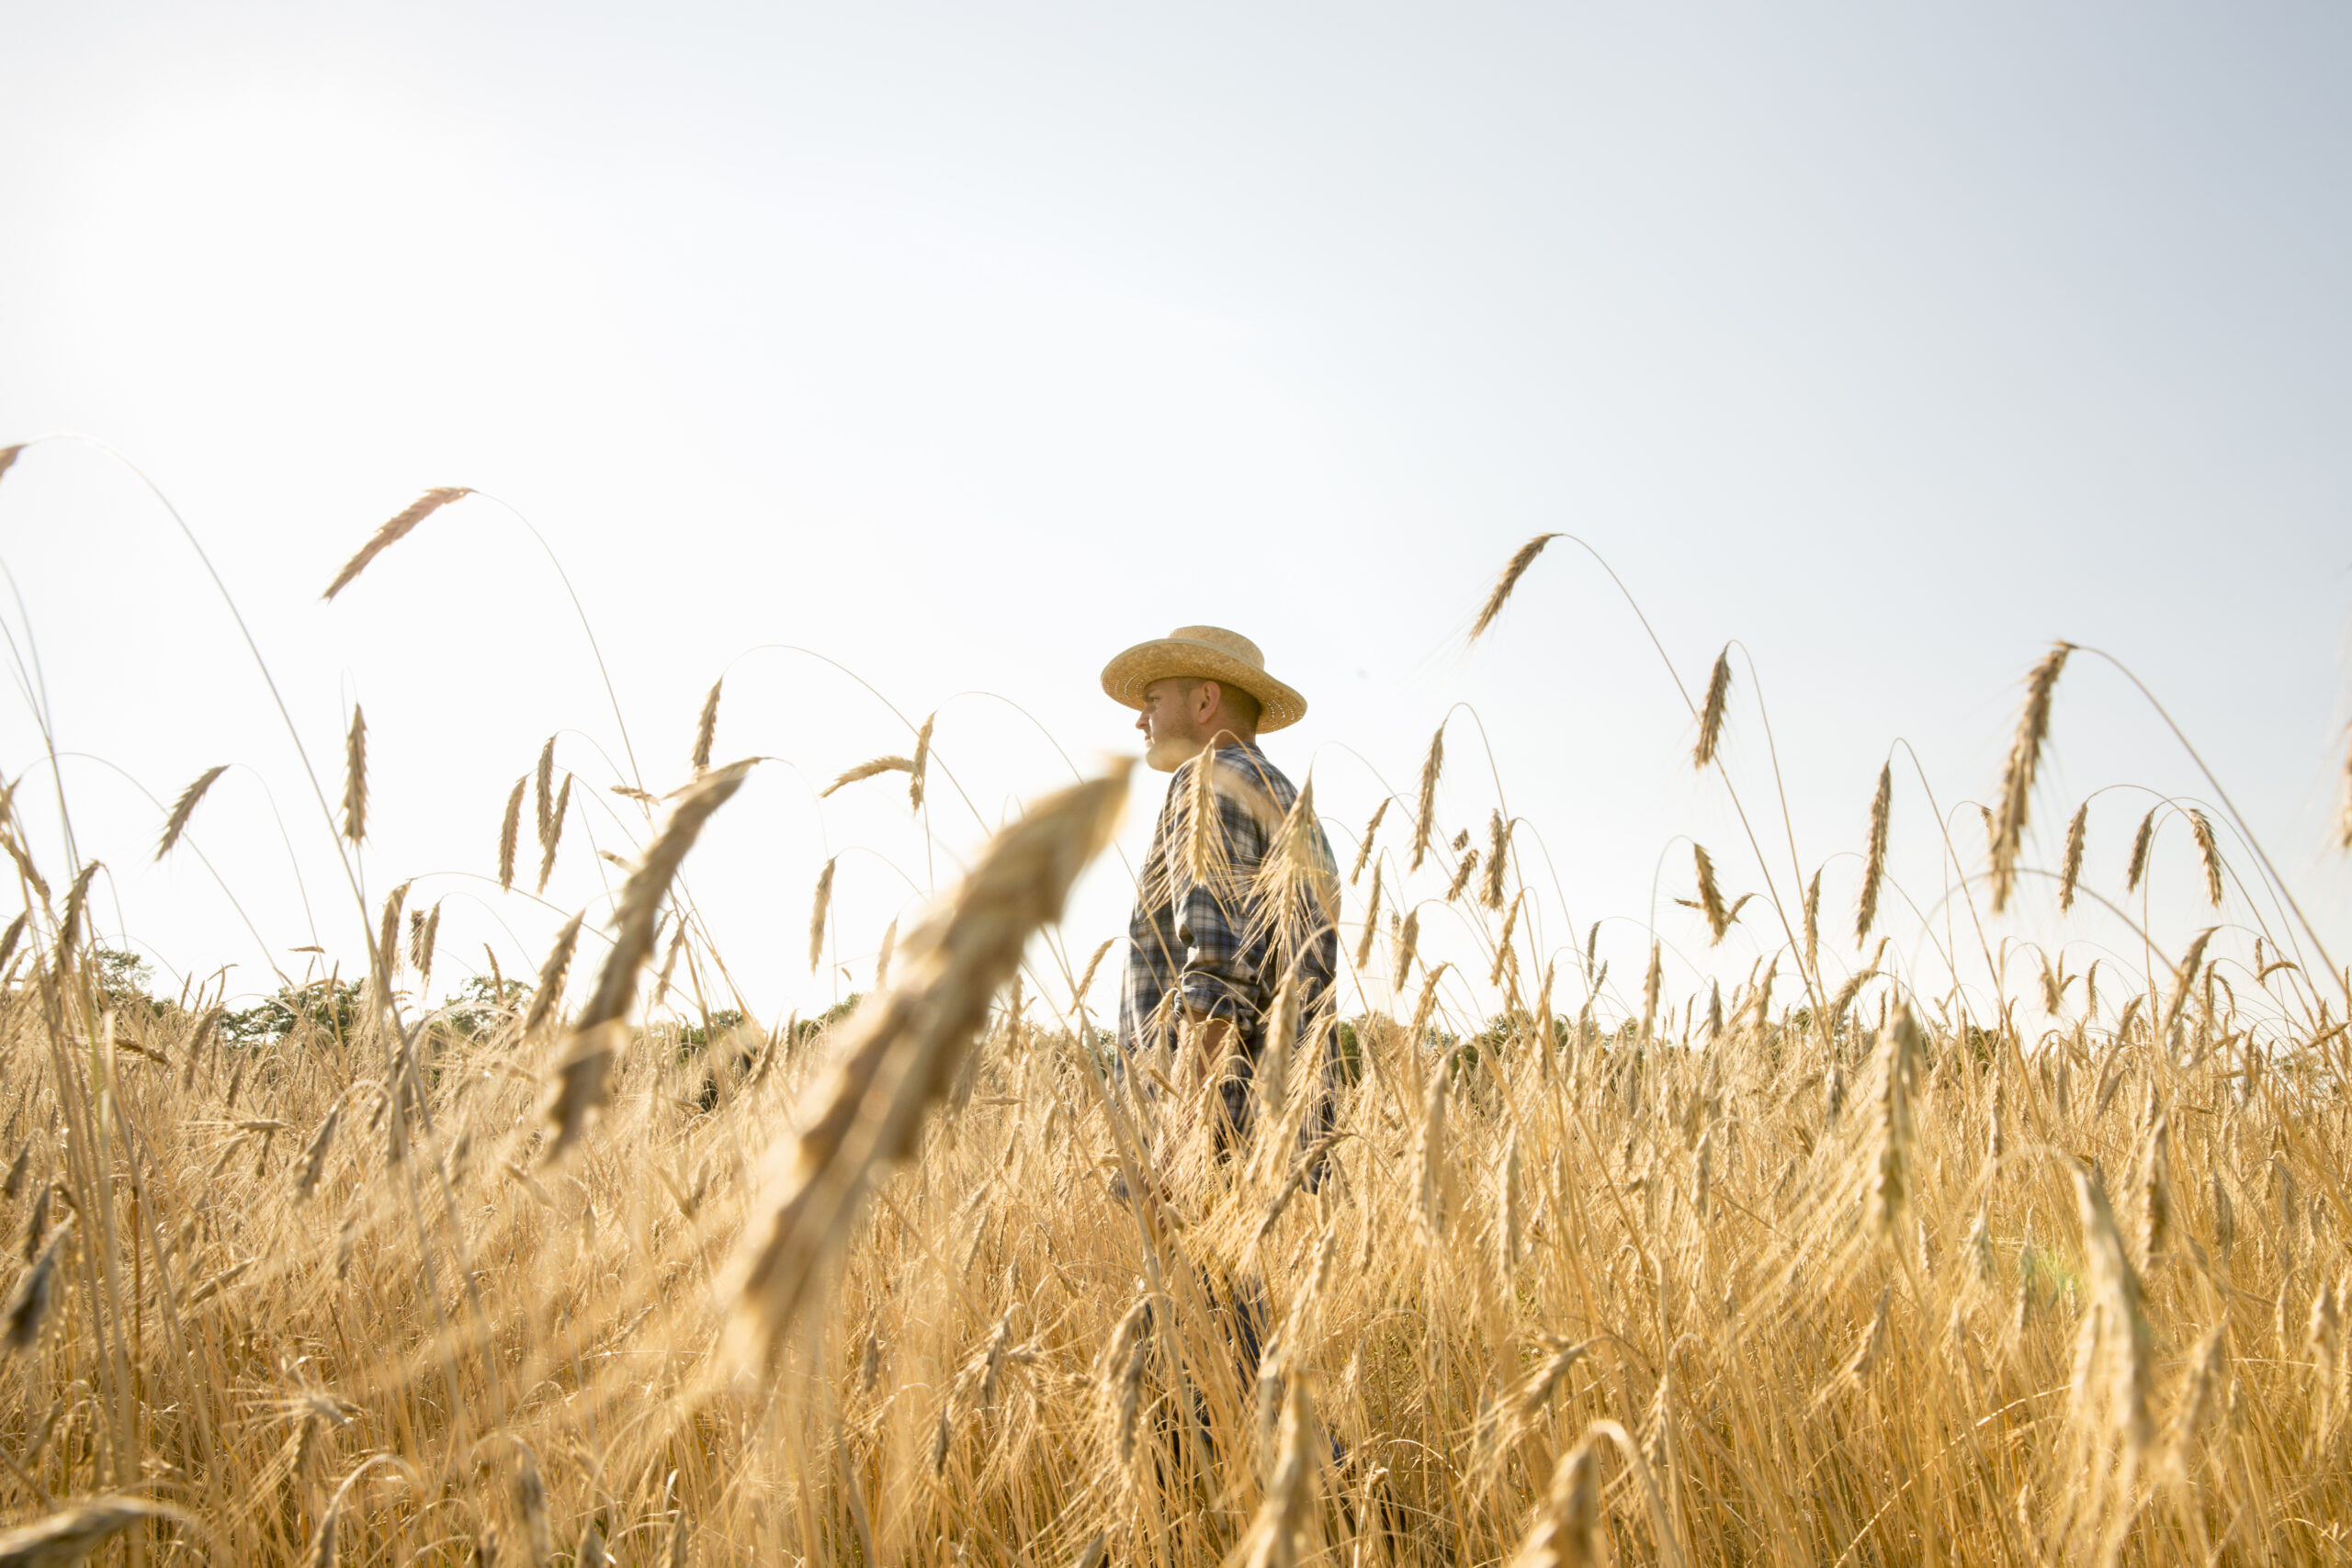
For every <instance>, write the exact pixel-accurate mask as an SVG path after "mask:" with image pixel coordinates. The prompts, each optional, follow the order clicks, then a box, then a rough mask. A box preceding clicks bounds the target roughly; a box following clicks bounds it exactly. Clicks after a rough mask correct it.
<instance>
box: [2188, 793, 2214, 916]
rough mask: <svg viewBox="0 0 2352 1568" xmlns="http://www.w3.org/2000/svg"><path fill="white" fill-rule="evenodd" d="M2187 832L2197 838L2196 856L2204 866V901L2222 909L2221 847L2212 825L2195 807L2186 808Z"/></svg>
mask: <svg viewBox="0 0 2352 1568" xmlns="http://www.w3.org/2000/svg"><path fill="white" fill-rule="evenodd" d="M2188 830H2189V831H2190V832H2191V833H2193V834H2195V835H2196V838H2197V856H2198V859H2199V860H2200V861H2202V862H2203V863H2204V866H2205V901H2206V902H2207V903H2208V904H2211V906H2212V907H2213V908H2216V909H2218V908H2221V907H2222V846H2221V845H2220V844H2219V843H2217V842H2216V841H2215V840H2214V838H2213V824H2212V823H2211V822H2210V821H2208V820H2207V819H2206V817H2205V813H2204V812H2202V811H2200V810H2199V809H2198V808H2197V807H2193V806H2192V807H2189V808H2188Z"/></svg>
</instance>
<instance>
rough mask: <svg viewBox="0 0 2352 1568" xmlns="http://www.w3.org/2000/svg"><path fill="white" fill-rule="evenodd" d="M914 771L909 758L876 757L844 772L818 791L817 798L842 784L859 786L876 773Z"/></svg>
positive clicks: (913, 764)
mask: <svg viewBox="0 0 2352 1568" xmlns="http://www.w3.org/2000/svg"><path fill="white" fill-rule="evenodd" d="M914 771H915V763H914V759H913V758H911V757H876V758H875V759H874V760H873V761H870V762H860V763H859V764H858V765H857V766H855V767H854V768H851V769H849V770H848V771H846V772H844V773H842V775H841V776H840V777H839V778H836V779H835V780H833V782H832V783H831V784H827V785H826V786H825V787H824V788H823V789H821V790H820V791H819V792H818V793H817V798H818V799H819V800H822V799H824V798H825V797H826V796H827V795H831V794H832V793H833V792H834V791H835V790H837V789H840V788H841V787H842V786H843V785H844V784H859V783H862V782H863V781H865V780H866V779H870V778H873V777H874V776H876V774H878V773H913V772H914Z"/></svg>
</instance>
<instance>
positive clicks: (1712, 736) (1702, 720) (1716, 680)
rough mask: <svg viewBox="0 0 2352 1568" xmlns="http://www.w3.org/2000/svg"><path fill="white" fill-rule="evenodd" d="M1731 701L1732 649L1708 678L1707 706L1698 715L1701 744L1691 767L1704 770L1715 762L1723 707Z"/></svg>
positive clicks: (1721, 656)
mask: <svg viewBox="0 0 2352 1568" xmlns="http://www.w3.org/2000/svg"><path fill="white" fill-rule="evenodd" d="M1730 698H1731V645H1730V644H1728V643H1726V644H1724V650H1723V651H1722V652H1721V653H1718V654H1716V655H1715V668H1714V672H1713V674H1711V675H1709V676H1708V677H1707V702H1706V705H1705V706H1704V707H1703V708H1702V709H1701V710H1700V714H1699V743H1698V744H1697V745H1696V746H1693V747H1692V748H1691V766H1692V767H1694V768H1703V767H1705V766H1706V765H1707V764H1708V763H1710V762H1712V761H1714V760H1715V747H1716V746H1717V744H1718V743H1720V742H1721V741H1722V739H1723V738H1724V704H1725V703H1726V702H1728V701H1729V700H1730Z"/></svg>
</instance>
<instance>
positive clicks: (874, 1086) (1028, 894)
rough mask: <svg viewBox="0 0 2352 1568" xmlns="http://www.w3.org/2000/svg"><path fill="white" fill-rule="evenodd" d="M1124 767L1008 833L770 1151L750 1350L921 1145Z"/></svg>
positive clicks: (913, 940)
mask: <svg viewBox="0 0 2352 1568" xmlns="http://www.w3.org/2000/svg"><path fill="white" fill-rule="evenodd" d="M1126 788H1127V779H1126V769H1125V767H1124V766H1123V767H1122V768H1121V769H1120V770H1119V771H1117V772H1116V773H1112V774H1111V775H1109V776H1108V777H1104V778H1100V779H1094V780H1091V781H1089V782H1087V783H1085V784H1079V785H1076V786H1074V787H1072V788H1070V789H1067V790H1064V791H1062V792H1061V793H1059V794H1057V795H1052V796H1049V797H1048V798H1046V800H1044V801H1041V802H1039V803H1038V805H1037V806H1036V807H1035V808H1033V809H1032V810H1031V811H1030V812H1029V813H1028V814H1027V815H1026V816H1024V817H1023V818H1022V819H1021V820H1020V821H1018V822H1016V823H1014V824H1013V825H1012V827H1010V828H1008V829H1005V830H1003V831H1002V832H1001V833H999V834H998V835H997V836H996V838H995V839H994V840H992V841H991V842H990V843H989V846H988V848H987V849H986V850H985V851H984V852H982V853H981V855H980V858H979V862H978V864H977V865H976V866H975V867H974V868H973V870H972V872H971V874H970V875H969V876H967V878H966V879H965V881H964V883H963V885H962V886H960V887H959V888H958V889H957V890H956V894H955V896H954V897H952V898H951V899H950V901H949V902H948V904H947V906H946V908H944V909H943V910H941V911H940V912H939V913H938V914H936V915H934V916H933V917H932V918H931V919H928V920H926V921H925V922H924V924H923V926H922V929H921V930H920V931H917V932H916V933H915V934H914V935H913V936H912V937H910V938H909V939H908V942H907V943H906V947H907V957H906V959H905V960H904V963H903V968H904V970H905V972H906V973H905V977H904V978H903V979H901V980H900V982H899V985H898V987H896V988H894V989H893V990H892V991H891V992H890V993H889V994H888V995H887V996H885V997H881V998H876V1003H875V1004H874V1005H870V1006H868V1007H866V1008H865V1009H864V1010H862V1011H861V1012H860V1013H859V1014H858V1015H857V1017H856V1019H855V1020H854V1021H853V1022H852V1023H851V1024H850V1026H849V1032H848V1037H847V1039H846V1040H845V1042H844V1043H843V1046H842V1056H841V1059H840V1063H839V1066H838V1067H837V1069H836V1070H835V1072H834V1073H833V1075H832V1077H831V1081H830V1083H829V1084H828V1085H827V1086H826V1087H825V1089H823V1090H821V1091H820V1094H819V1095H818V1096H817V1097H816V1099H815V1100H813V1101H812V1104H811V1107H810V1110H809V1113H808V1114H806V1115H804V1116H803V1117H802V1118H801V1119H800V1126H801V1128H802V1131H801V1132H800V1133H799V1134H798V1135H797V1137H796V1138H793V1139H791V1140H789V1141H788V1142H785V1143H779V1144H778V1145H776V1146H775V1148H774V1149H773V1150H772V1151H771V1153H770V1156H769V1162H768V1163H769V1170H770V1176H769V1180H768V1187H767V1196H766V1197H765V1198H764V1199H763V1201H762V1202H761V1204H760V1206H759V1208H758V1209H757V1210H756V1211H755V1217H754V1219H753V1221H752V1224H751V1226H750V1228H749V1229H748V1230H747V1231H746V1233H745V1235H744V1238H743V1241H742V1243H741V1247H740V1248H739V1251H738V1255H737V1258H736V1262H735V1264H734V1265H733V1269H732V1273H731V1287H732V1288H731V1290H730V1292H729V1294H730V1295H731V1297H732V1300H733V1308H732V1324H733V1328H732V1334H733V1337H734V1339H735V1343H736V1345H737V1347H738V1348H739V1349H740V1350H742V1351H745V1352H749V1353H752V1354H755V1355H757V1356H759V1357H761V1358H763V1359H769V1358H773V1356H774V1354H775V1351H776V1350H777V1349H778V1348H780V1346H781V1344H782V1341H783V1337H784V1335H785V1333H786V1330H787V1329H788V1328H789V1327H790V1325H792V1324H793V1323H794V1322H795V1321H796V1320H797V1318H798V1317H799V1315H800V1314H801V1312H802V1311H803V1309H804V1308H807V1307H810V1306H812V1305H813V1304H814V1303H815V1302H816V1297H817V1292H818V1289H819V1281H820V1280H821V1279H822V1277H823V1276H824V1274H825V1271H826V1268H827V1266H828V1264H829V1263H830V1262H831V1259H832V1258H833V1257H834V1256H835V1255H836V1253H837V1251H838V1249H839V1247H841V1246H842V1243H843V1242H845V1241H846V1240H847V1238H848V1235H849V1232H850V1230H851V1228H852V1227H853V1226H854V1224H855V1221H856V1218H857V1215H858V1213H859V1212H860V1210H861V1209H862V1208H863V1206H864V1201H865V1193H866V1190H867V1188H868V1185H869V1184H870V1182H871V1181H872V1179H873V1178H874V1176H875V1174H876V1172H877V1171H878V1170H879V1169H881V1168H884V1167H887V1166H888V1165H891V1164H893V1163H895V1162H896V1161H898V1160H899V1159H900V1158H902V1157H904V1156H906V1155H907V1154H908V1153H909V1152H910V1150H911V1149H912V1148H913V1147H914V1145H915V1140H916V1137H917V1135H918V1134H919V1133H920V1132H921V1130H922V1124H923V1122H924V1120H925V1119H926V1117H927V1116H928V1115H929V1113H930V1112H931V1111H932V1109H933V1106H935V1105H937V1104H938V1103H939V1102H940V1101H941V1100H943V1099H944V1097H945V1096H946V1093H947V1091H948V1089H950V1087H951V1086H952V1085H953V1084H954V1083H955V1081H956V1075H957V1070H958V1068H959V1067H960V1066H961V1065H962V1062H963V1057H964V1053H965V1052H966V1050H967V1048H968V1047H969V1045H970V1043H971V1042H972V1040H973V1038H974V1037H975V1036H976V1035H977V1034H978V1032H979V1031H980V1029H981V1028H982V1027H983V1026H984V1025H985V1024H986V1022H987V1021H988V1010H989V998H992V997H993V996H994V995H995V994H996V992H997V991H998V989H999V988H1000V987H1002V986H1003V984H1004V982H1005V981H1006V980H1007V979H1009V978H1011V977H1012V973H1013V971H1014V969H1015V968H1016V967H1017V966H1018V964H1020V960H1021V952H1022V949H1023V946H1025V945H1026V944H1027V942H1028V940H1029V938H1030V936H1031V934H1032V933H1033V932H1035V931H1037V929H1038V928H1040V927H1041V926H1045V925H1046V924H1049V923H1050V922H1052V921H1054V920H1056V919H1059V918H1060V916H1061V910H1062V906H1063V903H1064V902H1065V901H1066V900H1067V899H1068V897H1069V887H1070V884H1071V882H1072V881H1073V880H1075V879H1076V877H1077V875H1078V874H1079V872H1080V870H1081V869H1083V868H1084V866H1085V865H1086V863H1088V862H1089V861H1091V859H1093V857H1094V855H1095V853H1096V852H1098V851H1099V850H1101V848H1102V847H1103V844H1104V843H1105V842H1107V841H1108V840H1109V838H1110V834H1111V829H1112V828H1113V826H1114V823H1115V821H1116V819H1117V816H1118V809H1119V805H1120V802H1121V801H1122V800H1123V799H1124V798H1125V795H1126Z"/></svg>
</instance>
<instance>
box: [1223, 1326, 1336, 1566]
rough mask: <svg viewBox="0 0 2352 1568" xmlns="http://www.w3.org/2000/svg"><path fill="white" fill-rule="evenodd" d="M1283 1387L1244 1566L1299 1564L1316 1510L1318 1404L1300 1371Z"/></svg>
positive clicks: (1244, 1542)
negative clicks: (1268, 1476) (1267, 1477)
mask: <svg viewBox="0 0 2352 1568" xmlns="http://www.w3.org/2000/svg"><path fill="white" fill-rule="evenodd" d="M1288 1381H1289V1386H1288V1387H1287V1388H1285V1389H1284V1390H1283V1417H1282V1426H1281V1431H1280V1436H1279V1437H1278V1438H1277V1439H1276V1446H1275V1457H1274V1473H1273V1477H1272V1480H1271V1481H1270V1482H1269V1483H1267V1486H1266V1495H1265V1498H1264V1500H1263V1501H1262V1502H1261V1503H1260V1504H1259V1505H1258V1515H1257V1517H1256V1518H1254V1519H1252V1520H1251V1521H1250V1533H1249V1534H1248V1535H1247V1536H1246V1537H1244V1538H1243V1540H1242V1551H1243V1552H1244V1554H1245V1555H1244V1556H1243V1559H1242V1562H1243V1568H1297V1565H1298V1563H1299V1561H1300V1559H1301V1555H1302V1553H1303V1552H1304V1551H1305V1550H1306V1546H1307V1544H1308V1543H1307V1539H1306V1531H1307V1523H1308V1521H1309V1520H1310V1519H1311V1518H1313V1517H1315V1515H1316V1513H1317V1508H1316V1506H1315V1474H1316V1472H1317V1469H1318V1468H1319V1467H1320V1464H1321V1456H1320V1454H1319V1453H1318V1452H1317V1450H1319V1449H1320V1448H1321V1446H1322V1441H1321V1439H1320V1438H1318V1437H1317V1433H1316V1426H1315V1406H1314V1403H1313V1402H1312V1401H1311V1400H1310V1399H1308V1397H1307V1393H1306V1378H1305V1376H1303V1375H1302V1374H1300V1373H1299V1372H1297V1371H1293V1372H1292V1374H1291V1376H1290V1378H1289V1380H1288Z"/></svg>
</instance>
